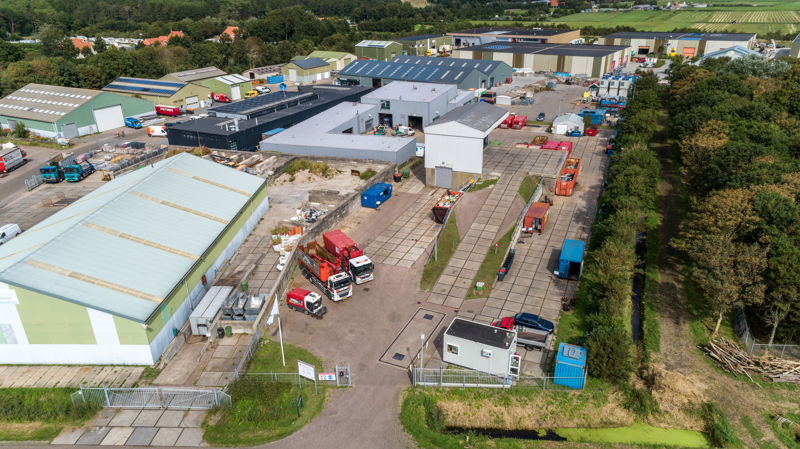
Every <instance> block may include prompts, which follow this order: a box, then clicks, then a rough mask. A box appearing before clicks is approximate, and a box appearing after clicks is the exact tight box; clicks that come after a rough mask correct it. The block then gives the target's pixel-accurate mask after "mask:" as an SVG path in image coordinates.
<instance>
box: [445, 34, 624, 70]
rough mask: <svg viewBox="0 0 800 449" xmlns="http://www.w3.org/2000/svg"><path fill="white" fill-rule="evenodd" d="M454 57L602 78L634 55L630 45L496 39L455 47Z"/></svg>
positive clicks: (526, 68)
mask: <svg viewBox="0 0 800 449" xmlns="http://www.w3.org/2000/svg"><path fill="white" fill-rule="evenodd" d="M453 56H457V57H460V58H471V59H475V60H479V61H486V60H490V61H502V62H504V63H506V64H508V65H509V66H511V67H513V68H515V69H525V70H530V71H533V72H559V73H564V74H568V75H570V76H574V75H583V76H588V77H598V76H601V75H603V74H604V73H608V72H611V71H613V70H614V69H615V68H617V67H624V66H625V65H627V64H628V62H629V61H630V57H631V49H630V47H626V46H610V45H573V44H535V43H527V42H526V43H521V42H493V43H490V44H482V45H474V46H471V47H464V48H459V49H456V50H453Z"/></svg>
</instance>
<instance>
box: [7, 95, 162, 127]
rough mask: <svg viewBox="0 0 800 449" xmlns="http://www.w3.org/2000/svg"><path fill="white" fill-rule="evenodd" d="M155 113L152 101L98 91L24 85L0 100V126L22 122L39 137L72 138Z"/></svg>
mask: <svg viewBox="0 0 800 449" xmlns="http://www.w3.org/2000/svg"><path fill="white" fill-rule="evenodd" d="M149 114H155V109H154V107H153V102H152V101H147V100H146V99H139V98H131V97H128V96H125V95H115V94H112V93H107V92H101V91H99V90H90V89H77V88H74V87H61V86H47V85H44V84H28V85H26V86H25V87H23V88H22V89H19V90H17V91H15V92H13V93H11V94H10V95H8V96H6V97H4V98H3V99H2V100H0V127H2V128H5V129H14V127H15V126H16V125H17V123H23V124H24V125H25V128H27V129H28V130H29V131H31V132H32V133H35V134H38V135H40V136H43V137H51V138H52V137H59V136H60V137H64V138H67V139H71V138H73V137H78V136H83V135H86V134H93V133H96V132H102V131H108V130H109V129H114V128H120V127H122V126H125V117H138V116H142V115H149Z"/></svg>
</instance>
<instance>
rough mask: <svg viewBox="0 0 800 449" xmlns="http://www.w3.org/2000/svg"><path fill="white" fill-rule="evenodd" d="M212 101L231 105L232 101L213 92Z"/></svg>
mask: <svg viewBox="0 0 800 449" xmlns="http://www.w3.org/2000/svg"><path fill="white" fill-rule="evenodd" d="M211 99H212V100H214V101H216V102H217V103H230V102H231V99H230V97H228V96H227V95H225V94H215V93H214V92H211Z"/></svg>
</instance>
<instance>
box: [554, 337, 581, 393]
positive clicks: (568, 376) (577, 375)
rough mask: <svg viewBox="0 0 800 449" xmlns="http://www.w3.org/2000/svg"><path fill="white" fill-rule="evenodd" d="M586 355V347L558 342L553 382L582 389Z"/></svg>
mask: <svg viewBox="0 0 800 449" xmlns="http://www.w3.org/2000/svg"><path fill="white" fill-rule="evenodd" d="M586 355H587V351H586V349H585V348H583V347H581V346H575V345H570V344H567V343H563V342H562V343H561V344H559V345H558V354H556V369H555V379H554V380H553V383H555V384H557V385H564V386H565V387H570V388H575V389H582V388H583V385H584V383H585V382H586Z"/></svg>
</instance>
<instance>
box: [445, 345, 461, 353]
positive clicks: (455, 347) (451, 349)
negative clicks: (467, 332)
mask: <svg viewBox="0 0 800 449" xmlns="http://www.w3.org/2000/svg"><path fill="white" fill-rule="evenodd" d="M447 353H448V354H453V355H458V345H450V344H449V345H447Z"/></svg>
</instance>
